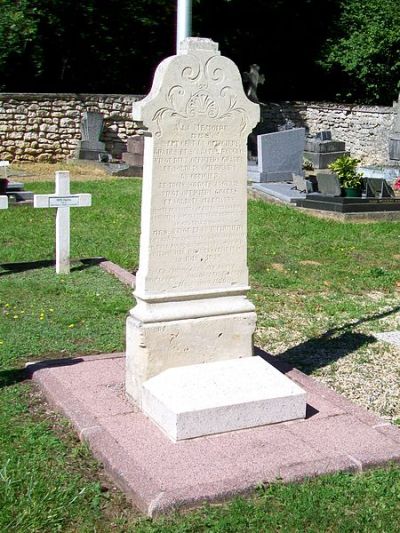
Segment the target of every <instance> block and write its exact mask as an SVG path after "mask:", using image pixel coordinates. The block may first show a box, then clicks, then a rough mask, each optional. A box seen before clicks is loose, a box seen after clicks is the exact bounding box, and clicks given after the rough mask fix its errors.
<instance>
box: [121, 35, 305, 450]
mask: <svg viewBox="0 0 400 533" xmlns="http://www.w3.org/2000/svg"><path fill="white" fill-rule="evenodd" d="M259 115H260V111H259V106H258V105H257V104H254V103H253V102H251V101H250V100H248V99H247V97H246V95H245V93H244V91H243V86H242V80H241V76H240V73H239V71H238V69H237V67H236V66H235V64H234V63H233V62H232V61H230V60H229V59H227V58H225V57H221V56H220V54H219V52H218V46H217V44H216V43H214V42H212V41H211V40H209V39H201V38H187V39H185V40H184V41H183V42H182V43H181V47H180V50H179V53H178V55H176V56H173V57H170V58H168V59H166V60H164V61H163V62H162V63H161V64H160V65H159V67H158V68H157V71H156V73H155V77H154V81H153V87H152V89H151V92H150V94H149V95H148V96H147V97H146V98H145V99H144V100H141V101H139V102H137V103H135V104H134V110H133V118H134V120H136V121H141V122H143V126H144V128H146V130H147V131H146V132H145V135H146V137H145V147H144V175H143V194H142V215H141V240H140V262H139V271H138V273H137V278H136V290H135V293H134V295H135V297H136V301H137V305H136V307H134V308H133V309H132V310H131V312H130V315H129V317H128V319H127V347H126V356H127V375H126V389H127V393H128V395H129V396H130V397H131V398H132V399H133V400H134V401H135V402H136V403H137V404H138V405H139V406H141V407H142V409H143V411H144V412H145V413H146V414H148V416H149V417H150V418H152V419H153V420H154V421H156V423H157V424H158V425H159V426H160V427H162V429H163V430H164V431H165V432H167V434H168V435H169V436H170V437H171V438H172V439H178V440H179V439H180V438H190V437H193V436H199V435H204V434H208V433H215V432H220V431H227V430H232V429H239V428H243V427H251V426H255V425H260V424H265V423H269V422H272V421H273V422H276V421H281V420H288V419H292V418H299V417H303V416H304V413H305V395H304V393H303V391H302V390H301V389H300V388H299V387H297V386H296V385H295V384H293V383H291V382H290V381H289V380H288V379H287V378H286V377H284V376H282V375H281V374H279V373H278V372H276V370H275V369H273V368H272V367H270V365H268V364H267V363H265V362H264V361H262V360H259V358H252V357H251V356H252V355H253V343H252V336H253V333H254V329H255V323H256V314H255V310H254V306H253V304H252V303H251V302H250V301H249V300H248V299H247V296H246V293H247V291H248V289H249V286H248V270H247V237H246V234H247V220H246V219H247V184H246V169H247V144H246V142H247V136H248V134H249V133H250V132H251V131H252V129H253V128H254V126H255V125H256V124H257V122H258V120H259ZM242 358H248V362H245V361H243V360H242ZM234 360H237V362H239V363H240V364H235V361H234ZM255 361H257V363H255ZM199 364H203V365H205V366H202V370H201V372H200V373H199V371H198V365H199ZM260 364H261V365H262V368H263V369H264V373H265V372H267V373H268V372H269V370H268V369H270V372H272V373H273V374H274V376H278V377H277V378H276V380H277V381H276V380H275V378H274V379H273V380H269V381H268V380H267V382H268V385H267V386H264V387H263V386H262V380H261V381H260V379H258V378H257V376H259V375H260V369H259V368H258V366H257V365H260ZM221 365H222V366H221ZM224 365H226V367H225V366H224ZM186 366H187V367H188V368H186V369H185V370H184V372H182V370H183V369H182V368H179V367H186ZM166 370H167V372H164V371H166ZM225 371H226V373H227V374H226V379H225V378H224V374H225ZM200 374H201V376H202V379H201V380H199V379H198V376H199V375H200ZM179 375H180V376H182V380H184V383H182V385H184V387H183V386H182V388H181V389H180V388H179V387H178V388H177V383H179V379H180V378H179ZM156 376H157V377H156ZM152 378H153V379H154V380H157V381H152ZM254 379H255V380H256V382H257V384H256V385H255V389H256V392H254V390H253V391H252V393H251V399H249V398H248V399H247V400H246V391H247V393H248V392H250V390H251V389H252V382H253V381H254ZM241 380H242V381H241ZM228 381H229V383H228ZM283 382H284V383H283ZM271 383H274V384H276V386H275V385H274V386H273V387H272V388H274V390H273V391H272V389H271ZM232 384H234V385H232ZM225 386H227V387H228V389H229V390H227V391H226V395H224V387H225ZM216 388H218V391H217V390H216ZM235 389H237V390H239V391H241V392H240V393H239V394H238V395H236V394H235ZM279 389H281V390H282V391H283V392H280V393H278V394H277V391H278V390H279ZM188 394H189V395H190V394H192V395H194V396H195V397H196V402H191V401H190V398H189V397H188ZM215 395H217V396H218V398H216V396H215ZM224 397H225V400H226V403H225V404H224V403H223V402H222V404H221V398H224ZM271 397H274V400H273V402H272V403H273V404H274V407H273V410H274V415H273V416H271V412H269V416H265V414H266V411H268V409H267V407H266V406H267V404H269V403H270V400H271ZM282 397H284V398H285V401H286V400H287V398H288V397H290V401H289V402H288V404H290V406H291V407H290V406H289V407H288V409H287V410H286V412H285V409H282V405H283V404H282V402H281V403H279V398H282ZM202 400H204V401H205V403H204V402H202ZM171 402H172V403H171ZM252 402H255V403H256V404H257V405H258V413H259V416H256V415H254V413H250V412H248V411H249V409H250V407H249V406H250V405H251V404H252ZM265 402H266V403H265ZM217 404H218V409H219V417H220V418H219V419H220V420H221V421H222V420H223V418H224V415H223V413H222V415H221V409H222V411H224V410H225V411H226V409H227V408H228V409H230V410H231V413H233V414H232V416H231V417H230V418H231V419H232V420H231V422H228V423H227V424H219V423H216V424H214V425H211V426H212V427H211V426H210V424H203V423H202V422H201V420H200V422H199V418H200V419H204V416H203V415H205V413H206V415H205V416H206V417H210V416H213V415H212V413H213V406H214V407H215V406H217ZM245 404H246V405H247V407H246V405H245ZM278 404H279V405H278ZM185 405H186V406H187V409H185ZM262 406H264V407H265V409H263V408H262ZM181 410H184V411H185V413H184V417H183V418H182V416H181ZM238 410H239V411H240V414H239V411H238ZM246 410H247V412H246ZM277 411H279V412H280V415H279V417H278V419H277V417H276V416H275V415H276V413H277ZM201 413H203V415H202V414H201ZM192 416H193V417H195V418H196V417H197V422H195V423H193V420H192ZM165 419H168V423H164V422H165ZM182 424H184V425H185V430H181V429H182V428H181V427H180V426H181V425H182ZM172 427H174V428H175V429H176V431H175V430H172V429H171V428H172Z"/></svg>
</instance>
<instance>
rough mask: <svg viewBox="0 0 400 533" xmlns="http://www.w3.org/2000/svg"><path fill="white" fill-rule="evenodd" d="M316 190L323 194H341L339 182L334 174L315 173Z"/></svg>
mask: <svg viewBox="0 0 400 533" xmlns="http://www.w3.org/2000/svg"><path fill="white" fill-rule="evenodd" d="M317 182H318V191H319V192H320V193H321V194H322V195H323V196H341V193H342V191H341V188H340V182H339V179H338V177H337V176H336V174H323V173H320V174H317Z"/></svg>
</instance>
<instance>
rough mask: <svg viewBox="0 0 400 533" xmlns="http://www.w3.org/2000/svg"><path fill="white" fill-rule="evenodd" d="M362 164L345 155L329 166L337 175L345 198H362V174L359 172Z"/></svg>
mask: <svg viewBox="0 0 400 533" xmlns="http://www.w3.org/2000/svg"><path fill="white" fill-rule="evenodd" d="M359 163H360V161H359V160H358V159H356V158H355V157H350V156H348V155H343V156H342V157H339V158H338V159H336V161H334V162H333V163H331V164H330V165H329V168H330V169H331V170H333V172H334V173H335V174H336V175H337V177H338V179H339V183H340V186H341V188H342V191H343V196H347V197H353V198H354V197H357V196H361V183H362V182H361V179H362V176H363V175H362V173H361V172H357V165H358V164H359Z"/></svg>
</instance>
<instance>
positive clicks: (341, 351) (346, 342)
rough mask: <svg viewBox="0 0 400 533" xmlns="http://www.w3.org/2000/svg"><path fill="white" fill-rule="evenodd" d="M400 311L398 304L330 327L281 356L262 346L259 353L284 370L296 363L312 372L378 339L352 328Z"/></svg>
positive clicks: (288, 369) (295, 365)
mask: <svg viewBox="0 0 400 533" xmlns="http://www.w3.org/2000/svg"><path fill="white" fill-rule="evenodd" d="M398 311H400V306H396V307H394V308H393V309H390V310H389V311H384V312H382V313H376V314H375V315H371V316H367V317H365V318H360V319H359V320H357V321H356V322H350V323H348V324H344V325H343V326H340V327H337V328H332V329H329V330H328V331H326V332H325V333H323V334H322V335H320V336H319V337H315V338H312V339H309V340H307V341H305V342H302V343H301V344H299V345H298V346H294V347H293V348H289V349H288V350H286V351H285V352H283V353H281V354H279V355H277V356H272V355H270V354H267V353H266V352H264V351H263V350H260V349H256V354H257V355H259V356H260V357H262V358H263V359H265V360H266V361H267V362H269V363H271V364H272V365H273V366H275V367H276V368H278V370H280V371H281V372H283V373H286V372H289V371H290V370H291V369H292V368H293V367H296V368H298V369H299V370H301V371H303V372H304V373H305V374H310V373H312V372H313V371H314V370H317V369H318V368H322V367H324V366H327V365H329V364H331V363H334V362H336V361H338V360H339V359H341V358H342V357H345V356H346V355H348V354H349V353H352V352H355V351H356V350H358V349H359V348H361V347H362V346H365V345H368V344H371V343H373V342H376V338H375V337H374V336H373V335H368V334H365V333H358V332H353V331H351V330H352V329H353V328H355V327H357V326H359V325H360V324H364V323H366V322H370V321H373V320H379V319H381V318H385V317H387V316H390V315H392V314H394V313H397V312H398Z"/></svg>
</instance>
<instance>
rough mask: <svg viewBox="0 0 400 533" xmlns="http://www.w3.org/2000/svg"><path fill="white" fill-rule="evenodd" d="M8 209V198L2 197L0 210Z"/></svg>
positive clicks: (0, 198)
mask: <svg viewBox="0 0 400 533" xmlns="http://www.w3.org/2000/svg"><path fill="white" fill-rule="evenodd" d="M7 208H8V198H7V196H0V209H7Z"/></svg>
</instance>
